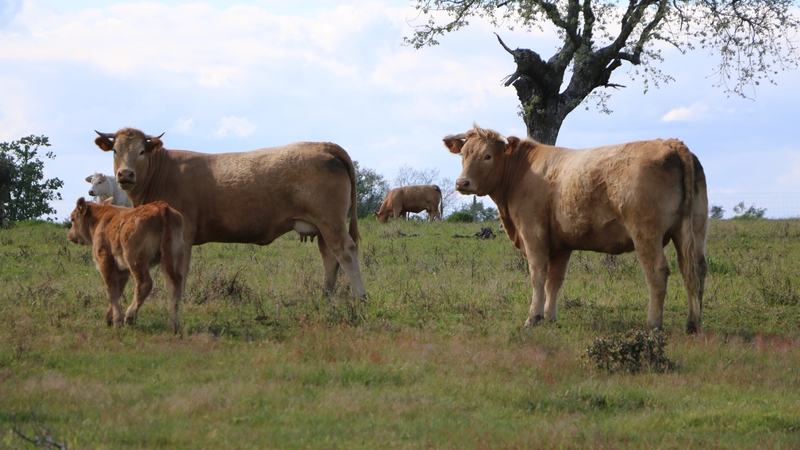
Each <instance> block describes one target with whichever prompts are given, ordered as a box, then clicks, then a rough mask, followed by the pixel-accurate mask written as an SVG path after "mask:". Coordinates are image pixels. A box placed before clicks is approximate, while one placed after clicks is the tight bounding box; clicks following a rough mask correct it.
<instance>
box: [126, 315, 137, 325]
mask: <svg viewBox="0 0 800 450" xmlns="http://www.w3.org/2000/svg"><path fill="white" fill-rule="evenodd" d="M125 325H128V326H129V327H132V326H134V325H136V317H126V318H125Z"/></svg>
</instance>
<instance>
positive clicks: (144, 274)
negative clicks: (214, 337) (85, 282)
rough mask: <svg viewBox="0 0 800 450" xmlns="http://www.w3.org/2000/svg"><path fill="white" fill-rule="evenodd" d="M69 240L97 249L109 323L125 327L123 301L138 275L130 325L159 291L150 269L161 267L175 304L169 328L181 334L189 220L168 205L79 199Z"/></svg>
mask: <svg viewBox="0 0 800 450" xmlns="http://www.w3.org/2000/svg"><path fill="white" fill-rule="evenodd" d="M69 218H70V221H71V222H72V225H71V226H70V229H69V232H68V233H67V238H68V239H69V240H70V241H72V242H74V243H76V244H82V245H91V246H92V255H93V256H94V261H95V264H96V265H97V270H98V271H99V272H100V274H101V275H102V276H103V281H104V282H105V285H106V296H107V297H108V303H109V304H108V309H107V310H106V315H105V318H106V323H107V324H108V325H109V326H111V325H112V324H115V325H118V326H119V325H122V322H123V316H122V310H120V307H119V297H120V296H121V295H122V292H123V291H124V290H125V285H126V284H127V283H128V278H129V277H130V276H131V275H133V281H134V283H135V284H136V286H135V289H134V294H133V297H134V301H133V302H131V304H130V306H129V307H128V310H127V311H126V312H125V317H124V320H125V322H127V323H128V324H129V325H133V324H134V323H135V321H136V314H137V313H138V311H139V308H141V306H142V304H143V303H144V301H145V299H146V298H147V296H148V295H149V294H150V291H151V290H152V288H153V279H152V278H150V269H151V268H152V267H153V266H155V265H156V264H159V263H161V272H163V273H164V279H165V281H166V284H167V291H168V292H169V296H170V299H171V300H172V312H171V314H170V321H169V328H170V330H172V331H178V328H179V327H180V321H179V319H178V306H179V305H180V301H181V296H182V294H183V291H182V286H183V280H184V279H185V278H186V272H185V271H184V270H185V269H184V268H183V267H184V264H183V261H182V259H183V254H184V251H185V247H188V245H185V244H184V241H183V217H182V216H181V214H180V213H179V212H178V211H176V210H174V209H172V208H170V207H169V206H168V205H167V204H166V203H164V202H155V203H149V204H147V205H143V206H139V207H138V208H133V209H132V208H124V207H121V206H113V205H111V199H109V200H107V201H106V202H104V203H101V204H98V203H93V202H87V201H86V200H84V198H83V197H81V198H80V199H78V203H77V205H76V206H75V210H73V211H72V214H70V216H69Z"/></svg>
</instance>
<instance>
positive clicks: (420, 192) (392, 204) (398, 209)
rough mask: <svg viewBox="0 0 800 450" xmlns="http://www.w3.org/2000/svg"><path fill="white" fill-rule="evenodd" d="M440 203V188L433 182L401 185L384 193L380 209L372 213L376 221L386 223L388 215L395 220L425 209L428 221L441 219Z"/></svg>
mask: <svg viewBox="0 0 800 450" xmlns="http://www.w3.org/2000/svg"><path fill="white" fill-rule="evenodd" d="M441 203H442V190H441V189H439V186H436V185H434V184H427V185H416V186H403V187H399V188H395V189H392V190H391V191H389V193H388V194H386V198H384V199H383V203H381V209H380V210H379V211H375V212H374V213H373V214H374V215H375V217H377V218H378V222H380V223H386V222H387V221H388V220H389V217H394V218H395V220H397V219H398V218H400V217H402V218H403V220H406V219H407V218H408V213H418V212H422V211H425V212H427V213H428V222H430V221H431V220H433V219H437V218H438V219H439V220H442V215H441V213H440V209H439V206H440V205H441Z"/></svg>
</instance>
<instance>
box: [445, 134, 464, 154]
mask: <svg viewBox="0 0 800 450" xmlns="http://www.w3.org/2000/svg"><path fill="white" fill-rule="evenodd" d="M442 141H444V146H445V147H447V149H448V150H450V153H456V154H458V153H461V148H462V147H464V142H465V140H464V139H457V138H455V137H453V136H447V137H445V138H444V139H442Z"/></svg>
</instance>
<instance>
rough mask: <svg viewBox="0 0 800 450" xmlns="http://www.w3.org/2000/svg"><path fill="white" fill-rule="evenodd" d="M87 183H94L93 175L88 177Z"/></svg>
mask: <svg viewBox="0 0 800 450" xmlns="http://www.w3.org/2000/svg"><path fill="white" fill-rule="evenodd" d="M86 182H87V183H91V182H92V175H89V176H88V177H86Z"/></svg>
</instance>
